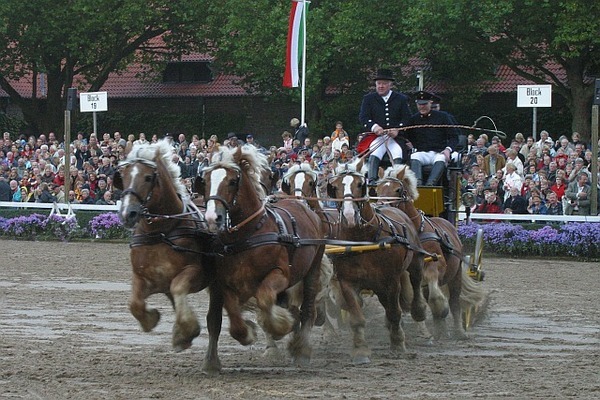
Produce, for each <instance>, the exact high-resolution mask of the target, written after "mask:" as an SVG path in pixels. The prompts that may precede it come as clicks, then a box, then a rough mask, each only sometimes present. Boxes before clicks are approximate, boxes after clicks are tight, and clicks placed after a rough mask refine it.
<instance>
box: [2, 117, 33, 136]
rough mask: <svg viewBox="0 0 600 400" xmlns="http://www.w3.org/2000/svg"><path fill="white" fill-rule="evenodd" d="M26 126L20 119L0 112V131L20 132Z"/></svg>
mask: <svg viewBox="0 0 600 400" xmlns="http://www.w3.org/2000/svg"><path fill="white" fill-rule="evenodd" d="M26 125H27V124H26V123H25V121H23V119H22V118H20V117H16V116H12V115H7V114H5V113H3V112H0V131H2V132H5V131H8V132H11V133H16V132H20V131H21V129H22V128H24V127H25V126H26Z"/></svg>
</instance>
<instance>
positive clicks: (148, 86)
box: [0, 54, 566, 99]
mask: <svg viewBox="0 0 600 400" xmlns="http://www.w3.org/2000/svg"><path fill="white" fill-rule="evenodd" d="M194 61H196V62H197V61H210V58H209V57H208V56H206V55H202V54H196V55H187V56H184V57H182V59H181V62H194ZM420 63H421V64H422V62H420ZM410 64H411V65H410V66H407V68H408V69H413V70H414V69H418V68H419V65H421V64H419V62H417V61H416V60H413V61H411V63H410ZM421 67H422V65H421ZM547 68H548V69H549V70H550V71H552V73H554V74H556V75H557V76H558V78H559V79H560V80H562V81H566V73H565V71H564V70H563V69H562V67H561V66H560V65H559V64H556V63H551V64H548V65H547ZM143 72H144V70H143V68H142V66H140V65H132V66H131V67H130V68H128V69H127V70H126V71H124V72H122V73H119V74H116V73H112V74H110V76H109V78H108V80H107V81H106V83H105V84H104V85H103V86H102V88H101V89H100V90H101V91H106V92H108V97H110V98H113V99H119V98H120V99H133V98H177V97H233V96H250V93H249V92H247V91H246V90H245V89H244V88H243V87H242V86H240V85H239V83H238V81H239V77H237V76H234V75H221V74H216V75H215V77H214V80H212V81H210V82H177V83H171V82H162V81H156V80H151V79H149V78H142V77H141V75H142V73H143ZM282 73H283V72H282ZM496 78H497V79H496V80H494V81H491V82H488V83H487V84H485V86H484V87H485V89H484V91H485V92H487V93H511V92H515V91H516V89H517V85H528V84H529V85H530V84H535V82H532V81H530V80H527V79H525V78H522V77H521V76H519V75H517V74H516V73H514V72H513V71H512V70H510V69H509V68H508V67H507V66H500V67H499V68H498V69H497V71H496ZM42 79H43V78H42V77H38V88H39V89H38V97H45V94H44V90H45V82H43V81H42ZM12 84H13V87H14V88H15V89H16V90H17V92H19V93H20V94H21V96H23V97H25V98H28V97H31V87H32V77H31V76H26V77H24V78H22V79H21V80H19V81H18V82H16V81H13V82H12ZM426 89H427V90H428V91H431V92H435V93H444V92H445V90H444V85H443V84H441V83H440V84H438V83H430V84H427V85H426ZM0 97H8V95H7V93H6V92H4V91H3V90H2V89H0Z"/></svg>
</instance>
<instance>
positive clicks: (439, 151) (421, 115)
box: [407, 91, 458, 186]
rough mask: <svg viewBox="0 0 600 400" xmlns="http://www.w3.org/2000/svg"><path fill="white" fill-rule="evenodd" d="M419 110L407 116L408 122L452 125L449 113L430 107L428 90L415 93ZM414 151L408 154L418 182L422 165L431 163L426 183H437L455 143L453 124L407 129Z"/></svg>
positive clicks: (420, 182) (421, 178)
mask: <svg viewBox="0 0 600 400" xmlns="http://www.w3.org/2000/svg"><path fill="white" fill-rule="evenodd" d="M415 99H416V100H415V101H416V103H417V108H418V110H419V112H417V113H416V114H413V115H412V116H411V117H410V120H409V123H408V125H411V126H415V125H454V124H453V123H452V121H451V120H450V117H448V114H446V113H443V112H441V111H433V110H432V109H431V105H432V100H433V96H432V94H431V93H428V92H424V91H420V92H417V93H416V95H415ZM407 137H408V140H409V141H410V142H411V144H412V146H413V148H414V151H415V152H414V153H412V155H411V160H410V168H411V169H412V170H413V171H414V173H415V175H416V176H417V181H418V184H419V185H421V184H422V182H423V166H425V165H433V168H432V169H431V173H430V174H429V178H428V179H427V182H426V183H425V186H435V185H437V184H438V181H439V180H440V178H441V176H442V174H443V173H444V171H445V170H446V165H447V164H448V161H450V156H451V154H452V152H453V151H454V148H455V147H456V145H457V143H458V132H457V129H456V128H448V127H423V128H413V129H409V130H408V131H407Z"/></svg>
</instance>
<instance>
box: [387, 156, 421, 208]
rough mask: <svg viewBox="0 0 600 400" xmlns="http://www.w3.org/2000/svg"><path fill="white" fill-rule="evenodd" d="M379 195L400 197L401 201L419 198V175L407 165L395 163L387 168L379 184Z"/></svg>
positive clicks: (388, 197)
mask: <svg viewBox="0 0 600 400" xmlns="http://www.w3.org/2000/svg"><path fill="white" fill-rule="evenodd" d="M377 196H378V197H381V198H387V199H388V200H389V199H390V198H394V199H396V198H397V199H398V200H399V201H400V202H409V201H414V200H416V199H417V198H419V192H418V190H417V177H416V175H415V173H414V172H413V171H412V170H411V169H410V168H409V167H408V166H406V165H394V166H392V167H389V168H388V169H387V170H385V172H384V174H383V176H382V177H381V179H380V180H379V183H378V184H377Z"/></svg>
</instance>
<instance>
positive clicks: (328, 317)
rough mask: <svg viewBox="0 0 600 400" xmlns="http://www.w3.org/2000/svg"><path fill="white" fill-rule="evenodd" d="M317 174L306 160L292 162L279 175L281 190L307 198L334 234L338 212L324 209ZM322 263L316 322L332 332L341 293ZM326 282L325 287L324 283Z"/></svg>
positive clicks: (328, 233)
mask: <svg viewBox="0 0 600 400" xmlns="http://www.w3.org/2000/svg"><path fill="white" fill-rule="evenodd" d="M319 184H320V182H319V181H318V173H317V171H315V170H313V169H312V168H311V166H310V164H308V163H302V164H294V165H293V166H291V167H290V168H289V169H288V170H287V172H286V173H285V174H284V175H283V177H282V178H281V191H282V192H284V193H285V194H287V195H288V196H296V197H297V198H298V199H301V200H303V201H306V203H307V204H308V206H309V207H310V208H311V209H312V210H313V211H314V212H316V213H317V215H318V216H319V217H320V218H321V222H322V227H323V232H324V234H325V237H326V238H329V237H333V236H334V235H335V232H336V230H337V225H338V222H339V220H338V214H339V213H338V211H337V209H333V208H323V207H322V204H321V203H322V202H321V200H320V195H319V190H318V188H319ZM329 265H330V262H326V263H323V265H322V266H321V292H320V293H319V294H318V296H317V297H318V301H317V321H318V322H317V325H321V324H325V328H327V329H328V330H329V331H330V332H331V333H335V330H336V328H335V325H339V322H335V320H337V321H340V320H341V316H340V306H339V305H338V303H341V298H340V297H341V296H340V290H339V284H338V282H337V278H335V276H333V270H330V269H329V268H328V266H329ZM324 285H326V286H324Z"/></svg>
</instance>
